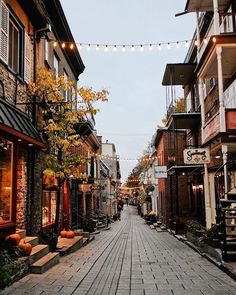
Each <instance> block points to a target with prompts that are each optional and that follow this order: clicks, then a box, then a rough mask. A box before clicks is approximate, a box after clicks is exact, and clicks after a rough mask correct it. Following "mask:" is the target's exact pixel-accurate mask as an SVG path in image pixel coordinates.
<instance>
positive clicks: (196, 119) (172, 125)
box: [167, 112, 201, 130]
mask: <svg viewBox="0 0 236 295" xmlns="http://www.w3.org/2000/svg"><path fill="white" fill-rule="evenodd" d="M200 120H201V114H200V113H196V112H194V113H172V114H171V116H170V119H169V120H168V123H167V127H168V129H174V130H175V129H191V130H193V129H194V128H196V127H199V123H200Z"/></svg>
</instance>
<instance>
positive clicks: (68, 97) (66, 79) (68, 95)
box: [64, 70, 70, 101]
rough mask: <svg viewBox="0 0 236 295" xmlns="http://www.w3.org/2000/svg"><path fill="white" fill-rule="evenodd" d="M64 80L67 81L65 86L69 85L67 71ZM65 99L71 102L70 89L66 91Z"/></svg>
mask: <svg viewBox="0 0 236 295" xmlns="http://www.w3.org/2000/svg"><path fill="white" fill-rule="evenodd" d="M64 79H65V84H67V82H68V80H69V77H68V74H67V72H66V71H65V70H64ZM64 97H65V101H69V100H70V90H69V89H67V90H65V91H64Z"/></svg>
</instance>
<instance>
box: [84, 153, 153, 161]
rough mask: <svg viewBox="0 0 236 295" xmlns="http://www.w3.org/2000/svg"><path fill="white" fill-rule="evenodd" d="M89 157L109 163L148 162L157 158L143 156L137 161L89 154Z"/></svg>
mask: <svg viewBox="0 0 236 295" xmlns="http://www.w3.org/2000/svg"><path fill="white" fill-rule="evenodd" d="M90 156H92V157H95V158H101V159H105V160H110V161H127V162H129V161H138V162H149V161H155V160H157V159H158V158H159V157H157V156H155V157H149V156H143V157H140V158H139V159H131V158H121V157H119V156H116V157H111V156H107V155H101V154H96V153H90Z"/></svg>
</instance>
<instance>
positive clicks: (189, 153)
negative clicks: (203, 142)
mask: <svg viewBox="0 0 236 295" xmlns="http://www.w3.org/2000/svg"><path fill="white" fill-rule="evenodd" d="M184 163H185V164H207V163H210V152H209V149H207V148H206V149H185V150H184Z"/></svg>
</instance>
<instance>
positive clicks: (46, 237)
mask: <svg viewBox="0 0 236 295" xmlns="http://www.w3.org/2000/svg"><path fill="white" fill-rule="evenodd" d="M41 242H42V243H43V244H47V245H48V246H49V251H50V252H55V251H56V249H57V242H58V234H56V233H54V232H51V231H48V232H43V233H42V234H41Z"/></svg>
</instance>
